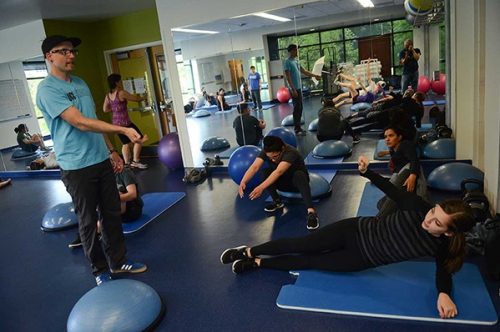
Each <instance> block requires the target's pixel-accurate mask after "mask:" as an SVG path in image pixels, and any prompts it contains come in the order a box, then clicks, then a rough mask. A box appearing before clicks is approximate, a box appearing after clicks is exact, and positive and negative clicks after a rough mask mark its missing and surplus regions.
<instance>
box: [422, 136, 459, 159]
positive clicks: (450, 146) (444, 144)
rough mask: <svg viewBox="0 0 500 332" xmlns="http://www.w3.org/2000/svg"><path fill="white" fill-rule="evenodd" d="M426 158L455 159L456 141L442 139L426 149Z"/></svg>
mask: <svg viewBox="0 0 500 332" xmlns="http://www.w3.org/2000/svg"><path fill="white" fill-rule="evenodd" d="M424 157H426V158H431V159H455V139H453V138H440V139H437V140H435V141H432V142H430V143H429V144H427V145H426V146H425V147H424Z"/></svg>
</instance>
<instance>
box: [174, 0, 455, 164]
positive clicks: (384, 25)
mask: <svg viewBox="0 0 500 332" xmlns="http://www.w3.org/2000/svg"><path fill="white" fill-rule="evenodd" d="M374 2H375V8H372V9H363V8H361V6H360V5H359V4H358V3H357V2H354V1H352V2H337V1H319V2H313V3H308V4H304V5H302V6H293V7H289V8H282V9H275V10H270V11H268V13H271V14H275V15H277V16H280V17H284V18H286V19H288V21H287V22H278V21H274V20H269V19H265V18H261V17H257V16H254V15H244V16H238V17H235V18H228V19H223V20H218V21H214V22H210V23H204V24H198V25H194V26H189V27H183V28H184V29H186V28H189V29H192V30H191V32H185V30H182V29H174V30H173V36H174V44H175V47H176V55H177V56H178V57H179V58H180V59H181V60H180V59H178V69H179V76H180V81H181V82H180V83H181V87H182V95H183V104H184V105H186V106H187V105H188V104H190V106H191V107H189V106H187V107H185V110H186V112H187V113H186V116H187V118H186V120H187V126H188V131H189V139H190V144H191V147H192V155H193V160H194V161H195V164H196V165H201V163H202V162H203V160H204V159H205V157H207V156H213V155H214V154H219V153H220V151H218V150H216V151H215V152H213V153H212V152H208V153H201V152H200V147H201V145H202V143H203V141H204V140H205V139H207V138H209V137H211V136H217V137H222V138H225V139H227V140H228V141H229V142H230V144H231V146H238V142H237V141H236V134H235V132H234V128H233V125H234V119H236V118H237V116H238V112H237V111H235V107H234V105H235V104H236V103H238V102H241V101H242V100H244V98H245V99H246V98H247V97H245V94H248V92H247V88H248V90H251V87H250V81H249V75H250V72H251V71H250V67H251V66H255V69H256V72H258V73H259V74H260V77H261V84H260V87H261V90H260V92H261V99H262V101H263V103H264V105H263V108H264V110H263V111H262V112H259V111H258V108H259V107H258V105H256V101H255V100H253V99H255V97H253V98H252V94H251V91H250V98H249V99H250V103H249V105H250V109H251V111H250V114H251V115H252V116H254V117H256V118H257V119H259V120H265V121H266V122H267V128H266V129H265V130H264V134H265V132H266V131H268V130H271V129H272V128H274V127H278V126H280V125H281V120H282V119H283V118H284V117H285V116H287V115H289V114H291V108H290V106H291V105H289V104H286V103H285V104H279V103H277V104H272V103H271V102H273V101H276V93H277V92H278V90H279V89H280V88H281V87H284V86H286V81H285V77H284V71H283V61H284V60H285V59H287V58H288V56H289V54H288V51H287V47H288V45H290V44H297V45H299V52H298V61H299V63H300V65H301V67H302V68H304V69H305V70H307V71H312V70H313V69H314V65H315V63H316V62H317V61H318V59H320V58H322V57H324V67H323V68H322V70H323V72H322V73H321V74H322V80H321V81H320V82H319V84H315V82H314V81H313V80H312V79H311V77H308V76H305V75H302V76H301V83H300V85H301V88H302V89H303V92H304V105H305V107H304V113H303V120H304V122H305V126H306V128H307V124H308V123H310V122H311V121H313V120H314V119H315V118H317V112H318V110H319V109H320V107H321V104H320V100H321V97H322V96H328V98H330V96H331V95H333V94H335V93H337V91H338V90H339V86H338V84H337V83H338V82H336V81H337V80H336V74H337V70H338V69H339V66H342V65H345V64H346V63H347V64H349V63H350V64H352V67H353V68H356V66H359V65H360V63H361V62H362V61H363V60H368V59H371V60H370V61H371V62H373V61H374V60H373V59H377V60H378V62H377V63H379V64H380V68H379V70H378V71H377V72H376V73H375V74H373V75H372V77H371V78H373V79H374V81H377V80H381V79H383V80H384V81H385V82H386V89H385V90H386V91H385V92H386V93H388V90H387V89H388V87H389V86H393V87H394V88H395V89H397V88H398V87H399V85H400V80H401V74H402V72H403V66H402V65H401V63H400V61H399V54H400V51H401V50H402V49H403V44H404V40H406V39H413V40H414V41H415V45H417V46H418V47H419V48H420V49H421V51H422V57H421V58H420V60H419V67H420V73H421V75H422V74H424V75H426V76H427V77H432V76H433V73H434V71H438V70H441V72H443V71H444V68H445V60H444V59H445V52H446V49H445V47H444V40H445V28H444V23H442V22H433V25H429V26H427V27H418V26H414V25H412V24H411V23H409V22H407V20H406V19H405V11H404V7H403V5H400V4H396V5H395V4H393V3H391V2H383V3H382V2H379V1H374ZM270 6H271V5H270ZM193 30H194V31H193ZM364 63H370V62H364ZM366 66H367V65H365V67H366ZM366 68H367V67H366ZM361 72H362V73H364V75H365V76H367V75H368V71H367V70H366V69H365V70H364V72H363V71H361ZM378 75H379V76H380V78H378V77H377V76H378ZM242 79H244V82H243V81H242ZM366 83H368V80H367V81H366ZM245 85H246V86H245ZM221 89H223V90H224V96H223V101H225V102H226V103H227V104H228V106H232V107H231V108H229V109H227V110H224V111H222V112H219V108H220V100H221V99H222V98H220V95H219V91H221V92H222V90H221ZM427 96H428V98H430V99H431V101H429V104H430V103H431V102H432V103H433V102H434V101H435V99H440V98H441V99H442V98H443V97H442V96H439V95H437V94H434V93H433V92H432V91H431V92H429V93H428V94H427ZM255 108H257V111H254V109H255ZM440 108H443V107H442V106H440ZM200 110H202V111H204V110H206V111H207V112H206V113H205V114H206V115H207V116H205V117H197V115H198V114H196V112H197V111H200ZM429 110H430V107H428V106H426V107H425V113H424V117H423V122H428V121H429ZM342 111H343V112H344V111H346V112H344V113H345V114H346V115H350V112H349V107H348V106H347V105H346V106H345V107H343V108H342ZM195 114H196V115H195ZM200 114H203V112H201V113H200ZM241 125H242V122H241V120H240V126H241ZM363 140H365V139H363ZM367 140H368V139H367ZM244 143H247V144H248V142H246V140H245V141H244ZM317 143H318V141H317V140H316V136H315V135H314V133H311V134H308V135H306V136H305V137H302V138H301V139H300V140H299V149H301V152H302V153H303V154H307V153H308V152H309V151H310V150H311V147H314V145H315V144H317ZM355 158H356V156H353V157H352V158H351V159H352V160H354V159H355ZM351 159H346V160H348V161H349V160H351Z"/></svg>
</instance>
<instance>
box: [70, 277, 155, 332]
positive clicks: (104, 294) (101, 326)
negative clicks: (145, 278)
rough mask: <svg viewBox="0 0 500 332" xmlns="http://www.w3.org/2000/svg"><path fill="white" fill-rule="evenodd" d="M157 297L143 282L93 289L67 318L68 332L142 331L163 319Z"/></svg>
mask: <svg viewBox="0 0 500 332" xmlns="http://www.w3.org/2000/svg"><path fill="white" fill-rule="evenodd" d="M163 314H164V307H163V303H162V301H161V298H160V296H159V295H158V293H157V292H156V291H155V290H154V289H153V288H151V287H150V286H148V285H146V284H145V283H143V282H140V281H136V280H130V279H120V280H113V281H109V282H106V283H103V284H101V285H100V286H97V287H94V288H93V289H91V290H90V291H88V292H87V293H86V294H85V295H83V296H82V298H81V299H80V300H78V302H77V303H76V304H75V306H74V307H73V309H72V310H71V313H70V314H69V318H68V322H67V325H66V328H67V329H68V331H69V332H80V331H81V332H83V331H144V330H146V329H148V328H152V327H154V326H155V325H156V324H157V323H158V322H159V321H160V319H161V318H162V316H163Z"/></svg>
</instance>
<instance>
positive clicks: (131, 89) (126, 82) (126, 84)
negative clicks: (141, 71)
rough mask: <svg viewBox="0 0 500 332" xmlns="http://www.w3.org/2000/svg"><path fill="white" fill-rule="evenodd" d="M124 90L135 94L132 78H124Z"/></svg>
mask: <svg viewBox="0 0 500 332" xmlns="http://www.w3.org/2000/svg"><path fill="white" fill-rule="evenodd" d="M122 82H123V90H125V91H127V92H128V93H131V94H133V93H134V85H133V84H132V80H123V81H122Z"/></svg>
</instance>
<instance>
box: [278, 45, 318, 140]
mask: <svg viewBox="0 0 500 332" xmlns="http://www.w3.org/2000/svg"><path fill="white" fill-rule="evenodd" d="M287 50H288V55H289V57H288V59H286V60H285V63H284V65H283V69H284V70H285V77H286V82H287V83H288V88H289V89H290V94H291V95H292V103H293V124H294V126H295V134H296V135H305V134H306V132H305V131H304V130H303V129H302V128H301V126H300V119H301V118H302V109H303V105H302V81H301V77H300V74H301V73H302V74H304V75H306V76H309V77H316V79H318V80H320V79H321V76H320V75H314V74H313V73H311V72H310V71H307V70H305V69H304V68H302V67H301V66H300V64H299V62H298V61H297V55H298V51H297V45H295V44H290V45H289V46H288V48H287Z"/></svg>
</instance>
